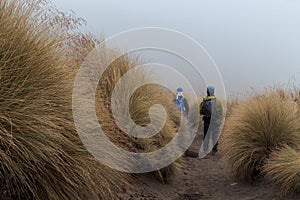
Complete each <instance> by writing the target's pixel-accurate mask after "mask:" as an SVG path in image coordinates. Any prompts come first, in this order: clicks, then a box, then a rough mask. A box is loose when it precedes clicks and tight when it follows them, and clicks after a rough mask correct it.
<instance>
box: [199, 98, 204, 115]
mask: <svg viewBox="0 0 300 200" xmlns="http://www.w3.org/2000/svg"><path fill="white" fill-rule="evenodd" d="M203 106H204V101H202V102H201V103H200V107H199V110H200V115H203Z"/></svg>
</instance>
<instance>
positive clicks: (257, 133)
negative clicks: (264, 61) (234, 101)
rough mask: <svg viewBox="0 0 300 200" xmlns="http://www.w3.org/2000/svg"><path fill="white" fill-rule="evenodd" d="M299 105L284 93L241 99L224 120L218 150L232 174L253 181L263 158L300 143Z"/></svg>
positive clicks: (257, 174)
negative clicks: (285, 146) (277, 150)
mask: <svg viewBox="0 0 300 200" xmlns="http://www.w3.org/2000/svg"><path fill="white" fill-rule="evenodd" d="M299 119H300V118H299V111H298V105H297V104H296V103H295V101H294V100H293V99H292V98H291V97H290V96H289V95H287V94H286V93H285V92H284V91H283V90H282V91H279V90H274V89H272V90H267V91H266V92H265V93H264V94H262V95H255V96H254V97H252V98H249V99H247V100H244V101H242V102H240V103H239V105H238V106H237V107H235V108H234V109H233V112H232V114H231V115H230V116H229V117H228V118H227V121H226V124H225V128H224V133H223V135H222V138H221V145H222V147H221V149H222V151H223V155H224V160H225V161H226V163H227V164H228V167H229V169H230V171H231V175H232V176H233V177H234V178H236V179H239V180H243V181H246V182H253V181H255V180H256V179H257V178H260V177H261V171H262V168H263V165H264V164H265V162H266V159H267V158H268V157H269V156H270V154H271V152H272V151H273V150H274V149H277V148H280V147H282V146H283V145H288V146H290V147H297V146H298V145H299V144H300V122H299Z"/></svg>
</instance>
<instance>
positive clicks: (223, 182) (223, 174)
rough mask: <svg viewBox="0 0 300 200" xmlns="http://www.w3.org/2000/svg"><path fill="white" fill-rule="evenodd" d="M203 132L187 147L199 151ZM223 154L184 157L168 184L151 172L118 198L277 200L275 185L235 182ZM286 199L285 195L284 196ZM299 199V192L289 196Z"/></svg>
mask: <svg viewBox="0 0 300 200" xmlns="http://www.w3.org/2000/svg"><path fill="white" fill-rule="evenodd" d="M201 138H202V135H197V137H196V138H195V141H194V143H193V144H192V146H191V148H190V150H192V151H193V152H198V151H199V147H200V144H201ZM221 156H222V155H220V154H217V155H214V156H213V155H209V156H208V157H207V158H205V159H199V158H195V157H189V156H184V158H183V159H184V161H185V162H186V164H185V166H184V167H183V168H182V169H180V170H179V171H178V172H177V174H176V175H175V176H174V177H172V179H171V180H170V182H169V183H168V184H161V183H159V182H158V181H157V180H155V179H154V178H153V176H151V175H146V176H145V175H141V176H137V180H136V181H135V183H134V185H133V186H132V188H130V189H128V191H127V192H126V193H125V194H121V195H120V199H130V200H135V199H140V200H154V199H159V200H160V199H161V200H165V199H175V200H181V199H182V200H198V199H216V200H257V199H258V200H259V199H261V200H277V199H280V198H278V197H276V196H275V195H274V190H275V188H274V187H273V186H270V185H266V184H263V183H261V184H259V185H256V186H251V185H247V184H241V183H235V182H234V181H233V180H231V178H230V177H229V173H228V172H227V171H226V169H225V168H224V167H223V166H222V163H221V161H220V157H221ZM284 199H286V198H284ZM290 199H291V200H296V199H300V195H298V196H295V197H292V198H290Z"/></svg>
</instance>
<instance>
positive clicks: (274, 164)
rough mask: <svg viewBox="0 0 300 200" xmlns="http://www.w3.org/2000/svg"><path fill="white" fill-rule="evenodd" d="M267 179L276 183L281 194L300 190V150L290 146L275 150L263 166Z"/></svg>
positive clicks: (285, 194)
mask: <svg viewBox="0 0 300 200" xmlns="http://www.w3.org/2000/svg"><path fill="white" fill-rule="evenodd" d="M263 173H264V174H265V175H264V178H265V180H267V181H268V182H270V183H275V184H276V185H277V186H278V187H279V190H278V193H279V194H280V196H283V197H285V196H288V195H292V194H294V193H296V192H299V191H300V152H299V150H296V149H293V148H291V147H289V146H287V145H286V146H283V147H282V148H280V149H278V150H274V151H273V152H272V153H271V154H270V157H269V158H268V159H267V162H266V163H265V165H264V167H263Z"/></svg>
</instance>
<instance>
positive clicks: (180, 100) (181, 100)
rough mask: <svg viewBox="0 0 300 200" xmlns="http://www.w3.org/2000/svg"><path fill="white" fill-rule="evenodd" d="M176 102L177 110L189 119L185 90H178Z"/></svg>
mask: <svg viewBox="0 0 300 200" xmlns="http://www.w3.org/2000/svg"><path fill="white" fill-rule="evenodd" d="M175 102H176V106H177V108H178V109H179V110H180V111H181V113H182V114H183V115H184V116H185V117H187V116H188V114H189V104H188V101H187V100H186V98H185V97H184V96H183V89H182V88H181V87H179V88H177V94H176V97H175Z"/></svg>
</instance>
